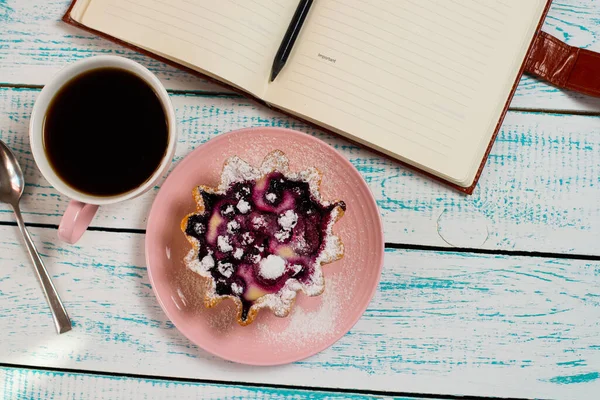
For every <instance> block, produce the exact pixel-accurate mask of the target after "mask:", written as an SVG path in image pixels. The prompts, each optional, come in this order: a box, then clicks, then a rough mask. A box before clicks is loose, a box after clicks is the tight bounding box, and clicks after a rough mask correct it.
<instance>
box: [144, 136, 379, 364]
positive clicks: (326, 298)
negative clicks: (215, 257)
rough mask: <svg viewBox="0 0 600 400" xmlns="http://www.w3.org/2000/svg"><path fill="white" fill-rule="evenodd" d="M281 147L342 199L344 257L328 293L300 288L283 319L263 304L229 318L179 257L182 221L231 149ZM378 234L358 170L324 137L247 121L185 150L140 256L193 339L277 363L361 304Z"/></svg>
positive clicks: (373, 271)
mask: <svg viewBox="0 0 600 400" xmlns="http://www.w3.org/2000/svg"><path fill="white" fill-rule="evenodd" d="M275 149H280V150H283V151H284V152H285V153H286V154H287V156H288V157H289V159H290V168H291V170H292V171H299V170H302V169H305V168H306V167H309V166H314V167H316V168H318V169H319V170H320V171H321V172H322V173H323V181H322V183H321V192H322V194H323V197H324V198H325V199H328V200H336V199H341V200H344V201H345V202H346V205H347V207H348V209H347V211H346V214H345V215H344V217H343V218H342V219H341V220H340V221H338V222H337V223H336V224H335V226H334V232H335V233H336V234H337V235H339V236H340V237H341V239H342V241H343V242H344V245H345V249H346V252H345V255H344V258H343V259H342V260H340V261H337V262H335V263H332V264H328V265H325V266H324V267H323V271H324V274H325V292H324V293H323V294H322V295H321V296H317V297H311V298H309V297H307V296H305V295H304V294H299V295H298V298H297V301H296V303H295V305H294V308H293V310H292V312H291V313H290V315H289V316H288V317H286V318H278V317H275V316H274V315H273V314H272V313H271V312H270V310H262V311H261V312H260V313H259V314H258V317H257V318H256V320H255V321H254V322H253V323H252V324H251V325H249V326H247V327H242V326H239V325H238V324H237V322H236V321H235V315H236V310H235V307H234V305H233V302H232V301H223V302H221V303H220V304H219V305H218V306H216V307H214V308H212V309H206V308H205V307H204V305H203V302H202V301H203V293H202V289H201V287H202V285H201V284H200V283H201V281H200V279H201V278H199V277H198V276H197V275H196V274H195V273H193V272H191V271H189V270H187V269H186V268H185V266H184V264H183V257H184V255H185V254H186V253H187V252H188V250H189V249H190V245H189V244H188V242H187V240H186V239H185V237H184V235H183V233H182V232H181V230H180V223H181V220H182V219H183V217H184V216H185V215H187V214H188V213H190V212H193V211H195V204H194V202H193V199H192V189H193V188H194V187H196V186H197V185H200V184H204V185H210V186H214V185H217V184H218V182H219V178H220V174H221V169H222V167H223V162H224V161H225V160H226V159H227V158H228V157H230V156H233V155H237V156H239V157H241V158H242V159H244V160H246V161H248V162H250V163H251V164H253V165H260V162H261V161H262V159H263V158H264V156H265V155H266V154H268V153H269V152H271V151H272V150H275ZM383 249H384V243H383V232H382V227H381V219H380V216H379V212H378V210H377V206H376V204H375V200H374V199H373V196H372V194H371V192H370V191H369V188H368V186H367V185H366V183H365V181H364V180H363V179H362V177H361V176H360V174H359V173H358V171H357V170H356V169H355V168H354V167H353V166H352V164H350V162H348V161H347V160H346V159H345V158H344V157H342V156H341V155H340V154H339V153H338V152H336V151H335V150H334V149H333V148H332V147H330V146H329V145H327V144H326V143H324V142H322V141H320V140H318V139H316V138H314V137H312V136H309V135H306V134H304V133H301V132H296V131H292V130H288V129H277V128H250V129H242V130H238V131H234V132H229V133H226V134H222V135H219V136H218V137H216V138H214V139H212V140H210V141H209V142H207V143H206V144H204V145H202V146H200V147H199V148H197V149H196V150H194V151H193V152H192V153H191V154H189V155H188V156H187V157H186V158H185V159H184V160H183V161H181V163H180V164H179V165H178V166H177V167H176V168H175V169H174V170H173V172H172V173H171V174H170V176H169V177H168V178H167V179H166V181H165V183H164V184H163V186H162V188H161V189H160V192H159V193H158V195H157V197H156V200H155V201H154V204H153V205H152V210H151V211H150V216H149V218H148V227H147V234H146V261H147V264H148V274H149V275H150V282H151V283H152V287H153V288H154V292H155V293H156V297H157V298H158V301H159V303H160V305H161V307H162V308H163V310H164V311H165V313H166V314H167V316H168V317H169V318H170V319H171V321H173V323H174V324H175V326H176V327H177V328H178V329H179V331H180V332H181V333H183V334H184V335H185V336H186V337H187V338H188V339H189V340H191V341H192V342H194V343H195V344H196V345H198V346H199V347H201V348H203V349H204V350H206V351H208V352H210V353H212V354H214V355H217V356H219V357H222V358H224V359H227V360H230V361H235V362H239V363H244V364H252V365H278V364H287V363H290V362H294V361H298V360H301V359H303V358H306V357H309V356H311V355H313V354H316V353H318V352H320V351H322V350H324V349H326V348H327V347H329V346H331V345H332V344H333V343H335V342H336V341H337V340H339V339H340V338H341V337H342V336H344V334H346V332H348V331H349V330H350V329H351V328H352V327H353V326H354V324H355V323H356V322H357V321H358V320H359V318H360V317H361V315H362V314H363V312H364V311H365V310H366V308H367V306H368V304H369V302H370V301H371V298H372V297H373V294H374V293H375V290H376V288H377V284H378V282H379V276H380V274H381V268H382V265H383V253H384V250H383Z"/></svg>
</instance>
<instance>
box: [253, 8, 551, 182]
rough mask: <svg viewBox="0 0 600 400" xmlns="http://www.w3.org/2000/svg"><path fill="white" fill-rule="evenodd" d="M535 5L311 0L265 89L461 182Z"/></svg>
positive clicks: (474, 160) (537, 11) (487, 131)
mask: <svg viewBox="0 0 600 400" xmlns="http://www.w3.org/2000/svg"><path fill="white" fill-rule="evenodd" d="M544 5H545V2H544V1H542V0H536V1H528V2H527V4H523V2H522V1H521V0H502V1H501V0H494V1H486V2H481V1H477V0H429V1H426V2H423V1H419V0H362V1H360V0H321V1H318V2H315V6H313V7H314V9H313V10H311V14H310V16H309V19H308V21H307V25H306V26H305V28H304V29H303V32H302V34H301V37H300V38H299V41H298V42H299V43H300V44H299V45H298V46H297V48H295V50H294V53H293V55H292V58H291V61H289V62H288V66H287V67H286V69H284V71H283V72H282V73H281V74H280V76H279V77H278V79H277V81H276V82H275V83H273V84H271V85H270V86H269V88H268V92H267V94H266V95H265V97H266V99H267V101H271V102H273V103H275V104H277V105H280V106H283V107H284V108H286V109H289V110H293V111H296V112H299V113H301V114H302V115H303V116H305V117H306V118H309V119H312V120H315V121H317V122H319V123H323V124H326V125H327V126H329V127H330V128H333V129H334V130H338V131H343V132H346V133H351V134H352V137H353V138H354V139H355V140H357V141H359V142H371V143H374V144H375V145H376V147H377V148H378V149H379V150H381V151H383V152H386V153H388V154H391V155H393V156H395V157H399V158H401V159H405V161H407V162H409V163H412V164H414V165H417V166H418V167H420V168H424V169H426V170H429V171H430V172H433V173H435V174H437V175H440V172H442V174H443V175H445V176H444V177H445V178H446V179H449V180H451V181H454V182H456V183H468V181H469V180H471V181H472V180H473V179H474V175H475V172H476V171H477V166H478V163H479V162H480V161H481V159H482V158H483V153H482V152H483V151H485V147H487V143H489V140H490V137H491V135H492V133H493V130H494V127H495V126H494V125H495V122H497V121H498V119H499V117H500V113H501V111H502V108H503V107H504V100H505V99H506V98H507V97H508V94H509V92H510V88H511V86H512V84H513V83H514V80H515V77H516V75H517V73H518V69H519V66H520V62H521V61H522V59H523V57H524V52H525V51H526V48H527V45H528V44H529V41H530V39H531V37H532V35H533V33H534V30H535V27H536V22H537V21H539V19H540V17H541V14H542V12H543V7H544ZM503 99H504V100H503Z"/></svg>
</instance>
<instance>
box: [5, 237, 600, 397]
mask: <svg viewBox="0 0 600 400" xmlns="http://www.w3.org/2000/svg"><path fill="white" fill-rule="evenodd" d="M31 231H32V234H33V237H34V240H35V242H36V243H37V244H38V248H39V250H40V252H41V253H42V255H43V258H44V261H45V262H46V265H47V267H48V269H49V270H50V271H51V275H52V277H53V279H54V282H55V284H56V286H57V289H58V291H59V292H60V293H61V295H62V296H63V299H64V301H65V304H66V307H67V308H68V310H69V312H70V314H71V317H72V319H73V322H74V325H75V328H74V330H73V331H72V332H70V333H68V334H66V335H61V336H57V335H54V334H53V327H52V322H51V319H50V315H49V311H48V308H47V306H46V304H45V302H44V299H43V297H42V293H41V291H40V290H39V287H38V284H37V282H36V280H35V278H34V276H33V272H32V270H31V267H30V265H29V261H28V259H27V256H26V253H25V251H24V249H23V248H22V247H21V244H20V242H19V241H18V236H17V229H16V227H0V254H2V270H3V277H2V278H0V305H1V306H0V330H1V331H2V332H3V340H2V341H0V363H9V364H11V363H12V364H20V365H30V366H32V367H35V366H45V367H50V368H52V367H60V368H71V369H83V370H89V371H92V372H93V371H105V372H113V373H119V372H122V373H135V374H142V375H156V376H165V377H179V378H188V379H194V378H197V379H210V380H227V379H234V380H235V381H239V382H254V383H259V384H263V385H265V384H285V385H295V386H304V385H309V386H313V387H330V388H340V387H341V388H346V389H354V390H361V389H362V390H365V389H368V390H382V391H391V392H404V393H432V394H442V395H478V396H494V397H519V398H553V399H559V398H565V399H567V398H568V399H582V400H583V399H585V400H587V399H590V393H598V392H600V343H599V341H598V332H599V330H600V261H596V262H588V261H578V260H564V259H542V258H532V257H507V256H494V255H475V254H468V253H451V252H426V251H396V250H389V251H387V253H386V257H385V266H384V271H383V275H382V278H381V283H380V285H379V288H378V292H377V294H376V296H375V298H374V299H373V301H372V303H371V304H370V306H369V308H368V310H367V312H366V313H365V314H364V316H363V317H362V319H361V320H360V321H359V323H358V324H357V325H356V326H355V327H354V328H353V329H352V330H351V331H350V333H348V334H347V335H346V336H345V337H343V338H342V339H341V340H340V341H339V342H337V343H336V344H334V345H333V346H332V347H331V348H329V349H327V350H325V351H324V352H322V353H320V354H318V355H316V356H314V357H311V358H309V359H307V360H304V361H301V362H297V363H294V364H292V365H287V366H282V367H273V368H256V367H247V366H243V365H236V364H232V363H229V362H224V361H222V360H220V359H218V358H216V357H214V356H211V355H209V354H207V353H205V352H204V351H202V350H200V349H198V348H197V347H196V346H194V345H193V344H191V343H190V342H189V341H188V340H187V339H186V338H185V337H183V336H182V335H181V334H180V333H179V332H178V331H177V330H176V328H174V326H173V325H172V324H171V323H170V322H169V321H168V320H167V319H166V317H165V315H164V314H163V312H162V310H161V309H160V307H159V305H158V304H157V302H156V299H155V297H154V294H153V292H152V289H151V288H150V284H149V281H148V277H147V274H146V269H145V267H144V265H145V263H144V253H143V246H144V244H143V239H144V236H143V235H141V234H123V233H107V232H90V233H88V234H87V235H86V236H85V237H84V239H83V240H82V241H81V243H79V244H78V245H77V246H66V245H62V244H60V243H58V242H57V240H56V231H55V230H52V229H36V228H34V229H32V230H31Z"/></svg>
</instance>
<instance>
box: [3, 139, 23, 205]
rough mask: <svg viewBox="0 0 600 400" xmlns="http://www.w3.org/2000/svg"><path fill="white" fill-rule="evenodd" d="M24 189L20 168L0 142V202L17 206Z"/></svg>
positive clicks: (6, 147)
mask: <svg viewBox="0 0 600 400" xmlns="http://www.w3.org/2000/svg"><path fill="white" fill-rule="evenodd" d="M24 188H25V179H24V178H23V171H22V170H21V166H20V165H19V162H18V161H17V158H16V157H15V155H14V153H13V152H12V151H11V150H10V149H9V148H8V146H6V144H4V142H3V141H1V140H0V202H2V203H8V204H10V205H16V204H18V203H19V199H20V198H21V196H22V195H23V190H24Z"/></svg>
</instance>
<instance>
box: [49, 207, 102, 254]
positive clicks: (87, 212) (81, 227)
mask: <svg viewBox="0 0 600 400" xmlns="http://www.w3.org/2000/svg"><path fill="white" fill-rule="evenodd" d="M96 211H98V206H97V205H94V204H86V203H82V202H80V201H77V200H71V201H70V202H69V205H68V206H67V210H66V211H65V214H64V215H63V217H62V219H61V220H60V225H59V226H58V237H59V239H60V240H62V241H64V242H67V243H69V244H74V243H75V242H77V241H78V240H79V239H81V236H83V233H84V232H85V231H86V229H87V228H88V226H90V223H91V222H92V219H94V215H96Z"/></svg>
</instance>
